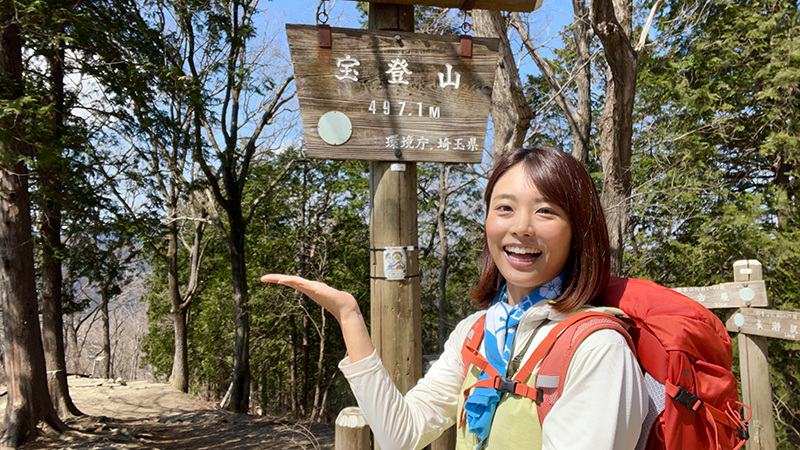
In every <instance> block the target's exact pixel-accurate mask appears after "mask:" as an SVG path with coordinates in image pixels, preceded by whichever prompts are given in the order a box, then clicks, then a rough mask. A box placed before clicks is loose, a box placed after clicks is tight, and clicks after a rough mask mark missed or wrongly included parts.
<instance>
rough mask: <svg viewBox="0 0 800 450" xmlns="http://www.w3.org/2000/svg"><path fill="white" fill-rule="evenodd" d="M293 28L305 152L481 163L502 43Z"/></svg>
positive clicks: (289, 31)
mask: <svg viewBox="0 0 800 450" xmlns="http://www.w3.org/2000/svg"><path fill="white" fill-rule="evenodd" d="M330 30H331V34H330V48H322V47H320V44H319V31H318V28H317V27H316V26H312V25H286V34H287V37H288V41H289V50H290V52H291V55H292V65H293V66H294V76H295V84H296V86H297V98H298V101H299V103H300V116H301V118H302V121H303V131H304V135H305V140H306V149H307V154H308V156H310V157H312V158H324V159H360V160H372V161H431V162H434V161H435V162H462V163H477V162H480V161H481V159H482V157H483V141H484V139H485V136H486V124H487V120H488V116H489V109H490V106H491V95H492V84H493V82H494V74H495V69H496V65H497V58H498V53H497V50H498V46H499V41H498V40H497V39H490V38H473V39H472V56H471V57H462V56H460V53H459V52H460V50H461V40H460V38H459V37H458V36H429V35H421V34H414V33H404V32H394V31H393V32H381V31H365V30H351V29H346V28H331V29H330Z"/></svg>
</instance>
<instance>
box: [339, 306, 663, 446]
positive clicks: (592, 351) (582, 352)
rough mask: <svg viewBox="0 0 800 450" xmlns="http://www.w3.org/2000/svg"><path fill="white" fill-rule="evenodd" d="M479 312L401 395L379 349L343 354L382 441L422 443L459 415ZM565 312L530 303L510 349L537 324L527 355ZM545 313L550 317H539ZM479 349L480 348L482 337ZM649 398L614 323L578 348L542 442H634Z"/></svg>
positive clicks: (352, 383)
mask: <svg viewBox="0 0 800 450" xmlns="http://www.w3.org/2000/svg"><path fill="white" fill-rule="evenodd" d="M484 313H485V312H484V311H480V312H478V313H475V314H472V315H471V316H469V317H467V318H466V319H464V320H462V321H461V322H460V323H459V324H458V325H457V326H456V328H455V330H453V332H452V333H451V334H450V338H449V339H448V340H447V343H446V344H445V348H444V352H443V353H442V355H441V356H440V357H439V359H438V360H437V361H436V362H435V363H434V364H433V366H431V368H430V370H428V372H427V373H426V374H425V376H424V377H423V378H422V379H421V380H420V381H419V382H418V383H417V385H416V386H415V387H414V388H412V389H411V390H410V391H409V392H408V393H407V394H406V395H405V396H403V395H402V394H401V393H400V392H399V391H398V390H397V388H396V387H395V385H394V383H393V382H392V380H391V378H390V377H389V373H388V372H387V371H386V369H385V368H384V367H383V365H382V364H381V360H380V358H379V357H378V355H377V352H376V353H373V354H372V355H371V356H369V357H367V358H365V359H363V360H361V361H357V362H355V363H350V361H349V359H348V358H345V359H344V360H342V362H341V363H340V364H339V368H340V369H341V370H342V372H343V373H344V375H345V377H346V378H347V380H348V381H349V383H350V386H351V388H352V390H353V393H354V394H355V397H356V400H357V401H358V404H359V406H360V408H361V411H362V413H363V414H364V417H365V418H366V420H367V423H369V425H370V428H372V432H373V434H374V436H375V440H376V441H377V442H378V444H379V445H380V447H381V449H383V450H392V449H419V448H422V447H424V446H426V445H428V444H429V443H430V442H432V441H433V440H434V439H436V438H437V437H438V436H439V435H441V433H442V432H444V431H445V430H446V429H447V428H449V427H450V426H452V425H453V424H454V423H456V418H457V415H458V411H457V403H458V398H459V396H460V395H463V394H462V384H463V382H464V377H465V372H466V366H465V364H466V363H465V362H464V361H463V358H462V357H461V347H462V346H463V344H464V338H465V337H466V335H467V333H468V332H469V330H470V328H471V327H472V325H473V324H474V323H475V321H476V320H477V319H478V318H479V317H480V316H481V315H482V314H484ZM568 316H569V314H563V313H559V312H557V311H555V310H554V309H553V308H552V307H551V306H550V305H548V304H542V305H534V306H533V307H531V308H530V309H528V310H527V311H526V312H525V314H524V315H523V318H522V320H521V322H520V324H519V326H518V329H517V335H516V338H515V348H514V352H513V356H514V357H516V356H517V355H518V353H519V352H520V351H521V349H520V348H517V345H516V343H517V342H527V341H528V340H529V337H530V336H531V334H532V333H534V331H535V330H536V328H537V327H539V326H540V325H541V328H540V330H539V331H538V332H536V334H535V335H534V337H533V341H532V342H531V345H530V346H529V347H528V349H527V351H526V353H525V356H524V357H523V359H522V361H523V362H524V361H526V360H527V358H528V357H530V355H531V354H532V353H533V351H534V350H535V349H536V347H537V346H538V345H539V344H540V343H541V342H542V340H544V338H545V336H547V333H548V332H549V331H550V330H551V329H552V328H553V327H554V326H555V325H556V324H557V323H558V322H560V321H561V320H563V319H565V318H566V317H568ZM545 319H549V321H550V322H547V323H545V324H544V325H542V323H543V321H545ZM480 352H481V354H484V355H485V353H484V349H483V345H481V348H480ZM537 370H538V369H537ZM534 373H536V371H534ZM647 402H648V396H647V389H646V387H645V383H644V378H643V376H642V372H641V369H640V367H639V363H638V361H637V360H636V357H635V356H634V354H633V352H632V351H631V349H630V348H629V347H628V344H627V343H626V341H625V339H624V338H623V337H622V335H620V334H619V333H617V332H616V331H613V330H600V331H597V332H595V333H592V334H591V335H589V336H588V337H587V338H586V339H585V340H584V341H583V343H582V344H581V345H580V346H579V347H578V349H577V350H576V352H575V355H574V356H573V358H572V362H571V363H570V366H569V370H568V372H567V377H566V379H565V384H564V391H563V393H562V395H561V397H560V398H559V400H558V401H557V402H556V403H555V405H554V406H553V409H552V410H551V411H550V413H549V414H548V415H547V417H546V418H545V421H544V423H543V424H542V434H543V445H542V448H543V450H632V449H634V448H635V447H636V443H637V440H638V438H639V434H640V430H641V426H642V422H643V421H644V418H645V416H646V415H647V408H648V406H647Z"/></svg>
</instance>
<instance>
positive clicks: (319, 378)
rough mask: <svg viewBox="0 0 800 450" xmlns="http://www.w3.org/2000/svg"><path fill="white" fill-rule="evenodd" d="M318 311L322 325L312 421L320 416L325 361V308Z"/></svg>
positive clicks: (318, 419)
mask: <svg viewBox="0 0 800 450" xmlns="http://www.w3.org/2000/svg"><path fill="white" fill-rule="evenodd" d="M320 313H321V315H322V325H321V326H320V331H321V333H322V336H320V339H319V358H317V379H316V381H315V383H314V406H313V408H312V410H311V418H310V420H311V421H312V422H314V421H320V418H321V417H322V416H321V414H322V404H321V403H320V401H321V400H324V399H320V395H321V394H322V372H323V367H324V366H323V363H324V362H325V335H326V333H325V325H326V322H327V320H326V319H325V317H326V314H325V308H322V307H320Z"/></svg>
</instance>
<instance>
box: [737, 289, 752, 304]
mask: <svg viewBox="0 0 800 450" xmlns="http://www.w3.org/2000/svg"><path fill="white" fill-rule="evenodd" d="M755 296H756V293H755V292H753V290H752V289H750V288H749V287H747V288H743V289H741V290H739V297H741V298H742V300H744V301H746V302H749V301H750V300H752V299H754V298H755Z"/></svg>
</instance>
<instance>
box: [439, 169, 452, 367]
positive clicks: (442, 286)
mask: <svg viewBox="0 0 800 450" xmlns="http://www.w3.org/2000/svg"><path fill="white" fill-rule="evenodd" d="M449 174H450V170H449V168H448V167H447V166H446V165H445V164H442V165H441V166H440V167H439V210H438V211H437V213H436V223H437V227H438V229H439V252H440V253H441V256H440V262H441V269H439V353H442V352H444V343H445V342H446V341H447V271H448V269H449V268H450V267H449V266H450V264H449V256H448V249H447V229H446V228H445V221H444V213H445V211H446V208H447V190H448V189H449V187H448V184H447V178H448V176H449Z"/></svg>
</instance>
